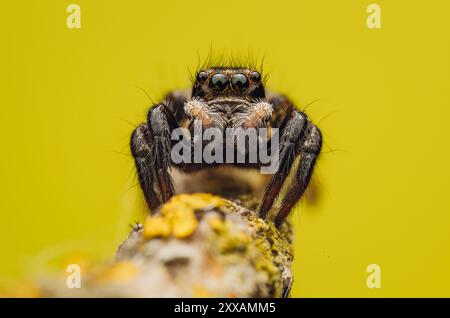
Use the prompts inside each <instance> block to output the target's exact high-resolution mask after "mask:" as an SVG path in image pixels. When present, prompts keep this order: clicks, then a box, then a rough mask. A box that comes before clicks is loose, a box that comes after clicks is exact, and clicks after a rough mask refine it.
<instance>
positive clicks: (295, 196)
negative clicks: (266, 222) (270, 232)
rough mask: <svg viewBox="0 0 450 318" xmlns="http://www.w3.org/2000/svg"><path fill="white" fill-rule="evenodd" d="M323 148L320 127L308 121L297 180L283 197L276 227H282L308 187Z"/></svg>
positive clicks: (301, 147) (299, 148)
mask: <svg viewBox="0 0 450 318" xmlns="http://www.w3.org/2000/svg"><path fill="white" fill-rule="evenodd" d="M321 148H322V134H321V132H320V130H319V128H317V127H316V126H315V125H314V124H312V123H311V122H307V126H306V132H305V135H304V138H302V140H301V143H300V145H299V147H298V152H297V154H298V155H300V162H299V165H298V167H297V171H296V174H295V180H294V183H293V185H292V187H291V190H290V191H289V192H288V193H287V194H286V196H285V197H284V198H283V201H282V203H281V206H280V209H279V211H278V214H277V215H276V217H275V226H276V227H280V226H281V224H283V221H284V220H285V219H286V217H287V216H288V215H289V212H290V211H291V210H292V208H293V207H294V206H295V204H296V203H297V202H298V200H299V199H300V198H301V197H302V195H303V193H304V192H305V190H306V188H307V187H308V184H309V181H310V180H311V175H312V173H313V170H314V166H315V164H316V161H317V157H318V156H319V154H320V150H321Z"/></svg>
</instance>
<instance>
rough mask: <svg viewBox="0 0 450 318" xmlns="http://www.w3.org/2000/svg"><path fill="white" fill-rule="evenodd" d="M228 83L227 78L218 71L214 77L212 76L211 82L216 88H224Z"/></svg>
mask: <svg viewBox="0 0 450 318" xmlns="http://www.w3.org/2000/svg"><path fill="white" fill-rule="evenodd" d="M227 83H228V81H227V78H226V77H225V75H223V74H220V73H217V74H214V75H213V77H211V84H212V85H213V86H214V88H216V89H220V90H223V89H224V88H225V87H226V86H227Z"/></svg>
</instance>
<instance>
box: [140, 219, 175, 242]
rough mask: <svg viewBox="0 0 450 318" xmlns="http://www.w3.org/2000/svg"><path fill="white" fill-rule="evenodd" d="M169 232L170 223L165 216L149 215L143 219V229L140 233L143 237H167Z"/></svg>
mask: <svg viewBox="0 0 450 318" xmlns="http://www.w3.org/2000/svg"><path fill="white" fill-rule="evenodd" d="M170 233H171V230H170V223H169V221H168V220H167V219H166V218H163V217H160V216H149V217H147V218H146V219H145V222H144V231H143V234H142V235H143V237H144V238H145V239H151V238H154V237H167V236H169V235H170Z"/></svg>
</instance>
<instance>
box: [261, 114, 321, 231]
mask: <svg viewBox="0 0 450 318" xmlns="http://www.w3.org/2000/svg"><path fill="white" fill-rule="evenodd" d="M288 116H289V117H288V118H289V119H288V120H287V122H286V124H285V125H284V127H282V130H281V137H280V151H279V154H280V158H279V169H278V171H277V172H276V173H275V174H274V175H273V176H272V179H271V180H270V182H269V184H268V186H267V188H266V191H265V193H264V198H263V201H262V204H261V207H260V210H259V214H260V216H261V217H262V218H265V217H266V216H267V213H268V211H269V210H270V209H271V208H272V206H273V203H274V201H275V199H276V197H277V196H278V194H279V193H280V190H281V188H282V186H283V184H284V182H285V180H286V178H287V177H288V175H289V172H290V170H291V168H292V166H293V164H294V161H295V158H296V157H297V156H300V157H301V158H300V162H299V165H298V167H297V171H296V176H295V180H294V182H293V185H292V187H291V190H290V191H289V192H288V193H287V195H286V197H285V198H284V199H283V201H282V203H281V206H280V209H279V211H278V213H277V215H276V217H275V225H276V226H277V227H280V226H281V224H282V223H283V221H284V220H285V218H286V217H287V216H288V215H289V212H290V211H291V210H292V208H293V207H294V205H295V204H296V203H297V202H298V200H299V199H300V198H301V196H302V195H303V193H304V192H305V190H306V187H307V186H308V183H309V181H310V179H311V175H312V172H313V170H314V165H315V163H316V159H317V156H318V155H319V153H320V150H321V147H322V137H321V134H320V130H319V129H318V128H317V127H316V126H314V125H313V124H312V123H311V122H310V121H309V120H308V118H307V117H306V115H305V114H304V113H302V112H299V111H297V110H292V111H291V112H290V113H289V115H288Z"/></svg>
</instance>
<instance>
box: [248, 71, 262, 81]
mask: <svg viewBox="0 0 450 318" xmlns="http://www.w3.org/2000/svg"><path fill="white" fill-rule="evenodd" d="M250 77H251V78H252V80H253V81H254V82H259V81H260V80H261V74H259V73H258V72H251V74H250Z"/></svg>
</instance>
